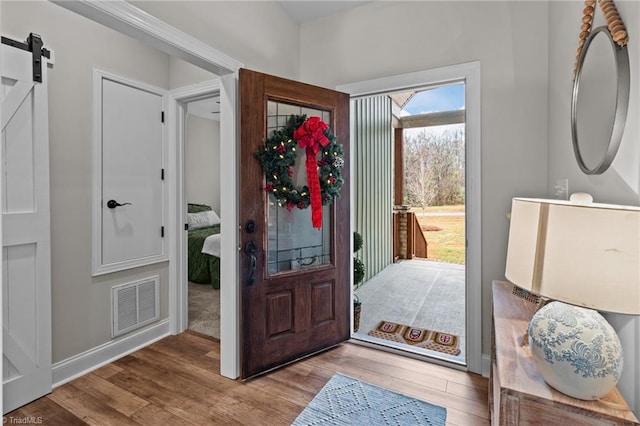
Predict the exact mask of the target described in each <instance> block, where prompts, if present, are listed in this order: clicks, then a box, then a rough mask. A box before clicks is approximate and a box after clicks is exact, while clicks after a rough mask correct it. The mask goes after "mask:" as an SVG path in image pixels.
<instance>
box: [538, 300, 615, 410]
mask: <svg viewBox="0 0 640 426" xmlns="http://www.w3.org/2000/svg"><path fill="white" fill-rule="evenodd" d="M529 347H530V349H531V354H532V355H533V358H534V360H535V363H536V365H537V367H538V370H539V371H540V374H541V375H542V377H543V378H544V380H545V381H546V382H547V383H548V384H549V385H550V386H551V387H553V388H555V389H557V390H559V391H560V392H562V393H564V394H567V395H569V396H572V397H574V398H578V399H584V400H595V399H599V398H602V397H604V396H605V395H607V394H608V393H609V392H611V390H612V389H613V388H614V387H615V386H616V384H617V383H618V380H619V379H620V374H621V372H622V364H623V362H622V347H621V345H620V340H619V339H618V335H617V334H616V332H615V330H614V329H613V327H611V325H610V324H609V323H608V322H607V320H605V319H604V317H603V316H602V315H600V314H599V313H598V312H597V311H595V310H592V309H586V308H580V307H577V306H573V305H568V304H566V303H562V302H551V303H549V304H547V305H546V306H544V307H542V308H541V309H540V310H538V312H536V314H535V315H534V316H533V318H532V319H531V323H530V324H529Z"/></svg>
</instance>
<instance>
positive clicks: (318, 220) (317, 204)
mask: <svg viewBox="0 0 640 426" xmlns="http://www.w3.org/2000/svg"><path fill="white" fill-rule="evenodd" d="M328 129H329V126H327V123H325V122H324V121H322V120H321V119H320V117H309V118H308V119H307V120H306V121H305V122H304V123H302V126H300V127H298V128H297V129H296V130H295V131H294V132H293V138H294V139H295V140H297V141H298V145H300V148H305V149H306V152H307V161H306V162H305V166H306V169H307V184H308V185H309V197H310V201H311V222H312V223H313V227H314V228H318V229H320V228H322V199H321V197H320V193H321V190H320V178H319V177H318V161H317V158H316V156H317V155H318V152H320V150H321V149H322V147H324V146H327V145H328V144H329V142H330V141H329V138H327V136H325V134H324V131H325V130H328Z"/></svg>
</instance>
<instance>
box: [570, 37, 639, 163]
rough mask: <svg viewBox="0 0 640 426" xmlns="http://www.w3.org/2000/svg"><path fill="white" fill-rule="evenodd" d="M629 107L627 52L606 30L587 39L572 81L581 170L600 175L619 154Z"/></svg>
mask: <svg viewBox="0 0 640 426" xmlns="http://www.w3.org/2000/svg"><path fill="white" fill-rule="evenodd" d="M628 107H629V52H628V51H627V47H626V46H623V47H621V46H618V45H617V44H616V43H615V42H614V40H613V38H612V37H611V33H610V32H609V30H608V29H607V27H604V26H602V27H598V28H595V29H594V30H593V31H592V32H591V34H590V35H589V37H588V38H587V40H586V42H585V44H584V47H583V49H582V52H581V54H580V57H579V59H578V65H577V70H576V77H575V80H574V82H573V99H572V103H571V138H572V141H573V150H574V153H575V156H576V160H577V161H578V165H579V166H580V169H581V170H582V171H583V172H584V173H585V174H588V175H597V174H601V173H603V172H604V171H605V170H607V169H608V168H609V166H610V165H611V163H612V162H613V159H614V158H615V156H616V153H617V152H618V148H619V146H620V141H621V140H622V134H623V133H624V126H625V122H626V119H627V109H628Z"/></svg>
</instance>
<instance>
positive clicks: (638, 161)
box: [549, 1, 640, 414]
mask: <svg viewBox="0 0 640 426" xmlns="http://www.w3.org/2000/svg"><path fill="white" fill-rule="evenodd" d="M616 5H617V7H618V11H619V12H620V16H621V17H622V19H623V20H624V23H625V25H626V26H627V31H628V33H629V39H630V42H629V45H628V50H629V65H630V68H631V94H630V100H629V113H628V118H627V125H626V128H625V133H624V137H623V139H622V143H621V145H620V151H619V154H618V156H617V157H616V160H615V161H614V162H613V164H612V165H611V168H610V169H609V170H607V171H606V172H605V173H604V174H602V175H600V176H587V175H585V174H583V173H582V172H581V171H580V169H579V168H578V164H577V162H576V160H575V157H574V154H573V148H572V145H571V127H570V120H571V91H572V87H573V66H574V63H575V51H576V48H577V43H578V31H579V25H580V19H581V16H582V9H583V4H582V2H574V1H554V2H551V4H550V7H549V194H553V193H554V188H553V186H554V185H555V182H556V180H557V179H565V178H566V179H569V192H570V193H572V192H579V191H584V192H588V193H590V194H592V195H593V197H594V199H595V201H597V202H604V203H614V204H629V205H634V206H637V205H640V143H639V141H640V127H639V120H638V116H639V114H640V111H639V108H640V80H639V79H640V2H637V1H616ZM595 22H596V26H597V25H601V24H602V23H603V22H604V19H603V17H602V13H601V11H600V10H598V11H597V12H596V20H595ZM603 285H606V284H605V283H603ZM608 319H609V320H610V321H611V323H612V324H613V325H614V327H615V328H616V329H617V330H618V332H619V334H620V337H621V341H622V345H623V349H624V353H625V355H624V372H623V376H622V378H621V380H620V383H619V387H620V389H621V391H622V393H623V395H624V396H625V399H626V400H627V402H629V404H630V405H631V406H632V408H633V409H634V410H635V412H636V414H640V318H637V317H632V316H623V315H609V316H608Z"/></svg>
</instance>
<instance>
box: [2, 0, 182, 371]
mask: <svg viewBox="0 0 640 426" xmlns="http://www.w3.org/2000/svg"><path fill="white" fill-rule="evenodd" d="M1 6H2V21H1V24H2V34H3V35H5V36H6V35H10V36H13V37H15V38H17V39H18V40H24V39H25V38H26V37H27V35H28V34H29V32H35V33H37V34H40V35H41V36H42V38H43V40H44V43H45V46H46V47H47V48H50V49H53V50H54V52H55V60H56V63H55V67H54V68H53V69H51V70H49V126H50V127H49V131H50V137H49V143H50V167H51V238H52V240H51V269H52V271H51V272H52V276H51V278H52V338H53V362H54V363H56V362H58V361H61V360H64V359H67V358H69V357H71V356H73V355H76V354H79V353H82V352H84V351H86V350H89V349H92V348H95V347H97V346H99V345H102V344H104V343H106V342H109V341H110V340H111V337H110V336H111V335H110V324H111V310H110V306H111V293H110V291H111V287H112V286H113V285H116V284H121V283H125V282H129V281H134V280H137V279H141V278H146V277H148V276H150V275H155V274H160V283H161V293H160V298H161V301H160V308H161V309H160V314H161V318H166V317H167V315H168V304H167V296H168V293H167V288H168V282H167V273H168V268H167V263H163V264H159V265H152V266H147V267H143V268H137V269H134V270H131V271H124V272H118V273H114V274H108V275H105V276H101V277H96V278H92V276H91V218H92V216H91V208H92V190H93V186H92V176H93V175H92V173H93V139H92V138H93V127H92V126H93V124H92V119H93V116H92V112H93V104H92V94H91V93H92V92H91V91H92V71H93V67H94V66H95V67H99V68H101V69H103V70H105V71H110V72H113V73H115V74H118V75H122V76H125V77H129V78H131V79H134V80H138V81H143V82H146V83H149V84H152V85H155V86H158V87H162V88H168V86H169V57H168V56H167V55H166V54H164V53H162V52H159V51H157V50H155V49H151V48H149V47H147V46H146V45H144V44H141V43H139V42H137V41H134V40H132V39H130V38H129V37H126V36H123V35H121V34H119V33H116V32H115V31H112V30H110V29H108V28H106V27H103V26H101V25H98V24H96V23H94V22H92V21H89V20H87V19H85V18H82V17H80V16H78V15H76V14H74V13H72V12H69V11H67V10H66V9H63V8H61V7H60V6H57V5H54V4H52V3H49V2H42V1H38V2H7V1H3V2H2V5H1Z"/></svg>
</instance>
